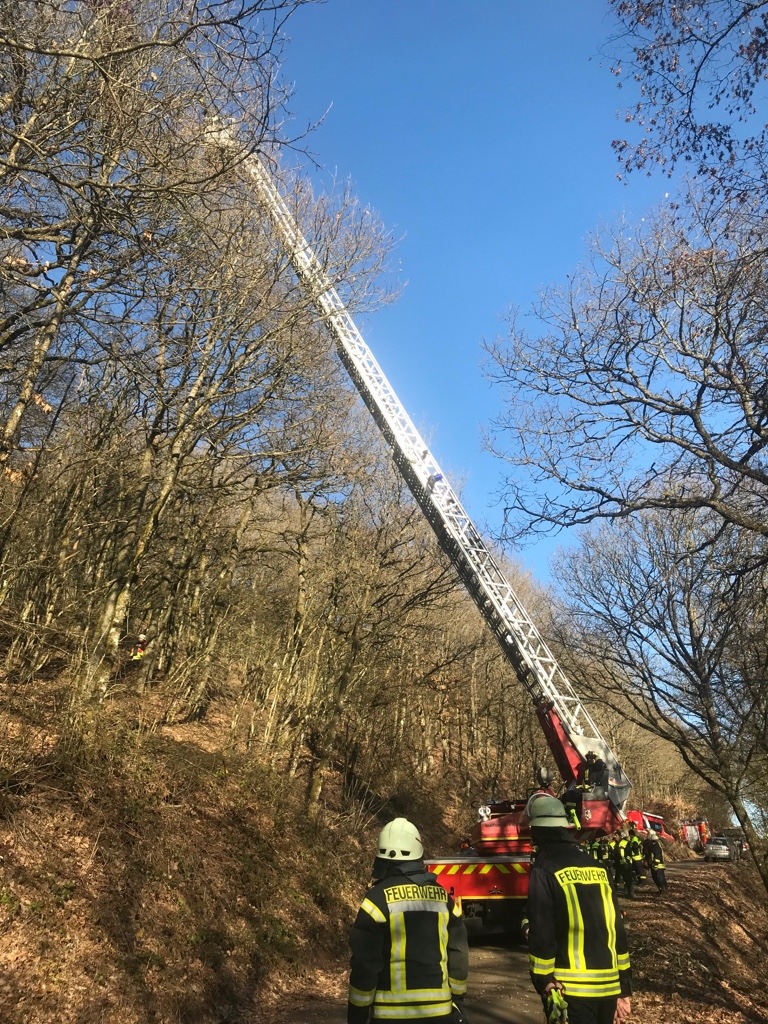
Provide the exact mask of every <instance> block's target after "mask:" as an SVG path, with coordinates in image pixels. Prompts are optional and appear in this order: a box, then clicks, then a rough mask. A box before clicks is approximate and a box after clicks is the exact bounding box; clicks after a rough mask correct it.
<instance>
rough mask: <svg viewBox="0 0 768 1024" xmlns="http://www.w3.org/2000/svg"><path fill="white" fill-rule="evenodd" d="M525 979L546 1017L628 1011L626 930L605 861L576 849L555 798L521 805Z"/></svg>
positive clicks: (595, 1019)
mask: <svg viewBox="0 0 768 1024" xmlns="http://www.w3.org/2000/svg"><path fill="white" fill-rule="evenodd" d="M529 808H530V809H529V812H528V815H529V820H530V824H531V836H532V838H533V841H534V843H535V844H536V846H537V847H538V852H537V854H536V859H535V860H534V862H533V865H532V867H531V875H530V883H529V886H528V902H527V913H528V919H529V931H528V950H529V955H530V965H531V980H532V981H533V985H534V987H535V989H536V991H537V992H538V993H539V995H540V996H541V999H542V1003H543V1005H544V1012H545V1015H546V1018H547V1020H548V1021H549V1022H555V1021H558V1020H561V1021H566V1020H567V1021H569V1022H570V1024H614V1021H616V1022H621V1021H623V1020H624V1019H625V1018H626V1017H628V1016H629V1014H630V1012H631V1002H630V995H631V991H632V978H631V971H630V965H629V952H628V948H627V937H626V933H625V931H624V922H623V920H622V916H621V912H620V910H619V907H618V903H617V900H616V896H615V894H614V893H613V891H612V889H611V885H610V882H609V880H608V874H607V872H606V870H605V868H603V867H601V866H600V865H599V864H595V862H594V861H593V860H592V858H591V857H590V856H589V854H587V853H585V852H584V851H583V850H581V849H580V848H579V846H578V844H577V842H576V840H575V838H574V836H573V834H572V832H571V831H570V823H569V819H568V816H567V814H566V811H565V808H564V806H563V804H562V803H561V802H560V801H559V800H558V799H556V798H555V797H541V798H539V799H537V800H536V802H535V803H532V804H530V805H529Z"/></svg>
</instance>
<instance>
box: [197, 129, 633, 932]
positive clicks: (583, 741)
mask: <svg viewBox="0 0 768 1024" xmlns="http://www.w3.org/2000/svg"><path fill="white" fill-rule="evenodd" d="M214 135H215V136H216V137H217V138H218V140H219V143H220V145H221V146H222V147H223V148H226V149H229V150H230V151H231V150H232V149H233V147H234V148H235V150H237V147H238V143H237V140H236V138H235V136H234V134H233V132H231V131H230V130H228V129H222V130H220V131H219V132H218V133H215V132H214V133H212V138H213V137H214ZM236 155H237V156H238V159H239V158H240V156H242V158H243V159H242V163H243V166H244V167H245V168H247V170H248V172H249V173H250V175H251V177H252V179H253V181H254V183H255V185H256V187H257V189H258V191H259V193H260V196H261V199H262V201H263V203H264V208H265V210H266V211H267V213H268V214H269V217H270V219H271V221H272V225H273V227H274V229H275V233H276V236H277V237H276V242H277V243H278V244H280V245H281V246H282V247H283V248H284V249H285V251H286V254H287V256H288V258H289V259H290V261H291V265H292V267H293V270H294V272H295V274H296V277H297V278H298V280H299V282H300V283H301V285H302V286H303V287H304V288H305V290H306V291H307V293H308V294H309V295H311V296H312V298H313V301H314V303H315V305H316V308H317V310H318V312H319V314H320V317H321V319H322V321H323V323H324V324H325V326H326V327H327V329H328V331H329V332H330V334H331V336H332V337H333V340H334V342H335V345H336V350H337V352H338V356H339V359H340V360H341V362H342V363H343V365H344V366H345V368H346V369H347V371H348V373H349V375H350V377H351V379H352V381H353V383H354V385H355V386H356V388H357V390H358V392H359V394H360V396H361V398H362V399H363V401H364V402H365V404H366V406H367V407H368V409H369V411H370V413H371V415H372V416H373V419H374V421H375V422H376V424H377V426H378V427H379V429H380V430H381V433H382V434H383V436H384V438H385V440H386V441H387V442H388V444H389V445H390V447H391V449H392V456H393V459H394V461H395V464H396V465H397V467H398V469H399V471H400V473H401V474H402V476H403V479H404V480H405V482H406V484H407V485H408V487H409V489H410V491H411V494H412V495H413V497H414V499H415V500H416V502H417V503H418V505H419V506H420V508H421V510H422V512H423V513H424V516H425V518H426V520H427V522H428V523H429V524H430V526H431V527H432V529H433V531H434V533H435V535H436V537H437V541H438V543H439V545H440V547H441V548H442V550H443V551H444V552H445V553H446V555H447V556H448V558H449V559H450V560H451V562H452V564H453V566H454V568H455V569H456V572H457V573H458V575H459V577H460V579H461V581H462V582H463V584H464V586H465V587H466V589H467V591H468V592H469V594H470V595H471V596H472V598H473V600H474V601H475V604H476V605H477V607H478V609H479V610H480V612H481V614H482V616H483V618H484V619H485V621H486V623H487V625H488V627H489V628H490V630H491V632H492V633H493V634H494V636H495V637H496V639H497V640H498V642H499V645H500V647H501V649H502V651H503V653H504V656H505V658H506V659H507V661H508V662H509V665H510V667H511V668H512V670H513V671H514V672H515V674H516V675H517V677H518V679H519V680H520V682H521V683H522V685H523V687H524V688H525V689H526V690H527V692H528V694H529V696H530V699H531V701H532V703H533V706H534V708H535V710H536V715H537V717H538V720H539V723H540V725H541V728H542V729H543V731H544V735H545V737H546V739H547V742H548V745H549V748H550V750H551V752H552V756H553V758H554V760H555V764H556V765H557V768H558V770H559V772H560V776H561V779H562V784H563V786H564V787H566V788H569V789H570V791H571V792H573V793H574V794H577V795H578V798H579V812H578V815H579V820H580V822H581V826H582V827H581V835H582V836H583V837H584V838H591V837H593V836H594V835H597V834H603V835H607V834H609V833H611V832H613V831H614V830H615V829H616V828H617V827H619V826H620V825H621V824H622V822H623V821H624V806H625V804H626V800H627V796H628V794H629V791H630V788H631V786H630V782H629V780H628V779H627V777H626V776H625V774H624V772H623V771H622V768H621V765H620V764H619V761H618V759H617V757H616V755H615V754H614V753H613V751H612V750H611V749H610V747H609V746H608V744H607V743H606V742H605V740H604V739H603V737H602V736H601V735H600V732H599V730H598V728H597V726H596V725H595V723H594V721H593V720H592V718H591V717H590V715H589V713H588V712H587V709H586V708H585V707H584V705H583V704H582V702H581V699H580V697H579V696H578V694H577V693H576V691H575V690H574V688H573V687H572V686H571V684H570V682H569V681H568V679H567V678H566V677H565V675H564V673H563V671H562V669H561V668H560V666H559V665H558V664H557V662H556V660H555V658H554V656H553V654H552V652H551V651H550V650H549V648H548V646H547V645H546V643H545V642H544V640H543V638H542V637H541V635H540V633H539V631H538V629H537V628H536V626H535V625H534V623H533V621H532V620H531V618H530V616H529V615H528V612H527V611H526V610H525V608H524V607H523V605H522V604H521V602H520V600H519V598H518V596H517V595H516V593H515V592H514V590H513V589H512V586H511V585H510V583H509V581H508V580H507V579H506V577H505V574H504V572H503V571H502V569H501V567H500V565H499V563H498V561H497V559H496V557H495V556H494V554H493V552H492V551H491V550H490V549H489V548H488V546H487V545H486V543H485V541H484V539H483V537H482V536H481V534H480V533H479V531H478V530H477V529H476V528H475V525H474V524H473V522H472V520H471V519H470V518H469V516H468V514H467V512H466V511H465V510H464V508H463V507H462V505H461V502H460V501H459V498H458V496H457V495H456V493H455V492H454V491H453V489H452V487H451V486H450V484H449V483H448V481H447V480H446V478H445V476H444V474H443V472H442V470H441V468H440V466H439V465H438V463H437V461H436V459H435V458H434V456H433V455H432V453H431V452H430V450H429V448H428V446H427V445H426V443H425V442H424V439H423V438H422V437H421V435H420V434H419V432H418V431H417V430H416V428H415V426H414V425H413V423H412V422H411V419H410V417H409V416H408V413H407V412H406V410H405V408H404V407H403V406H402V404H401V403H400V401H399V399H398V398H397V396H396V394H395V392H394V391H393V389H392V387H391V385H390V383H389V381H388V380H387V378H386V377H385V375H384V373H383V371H382V370H381V367H380V366H379V365H378V363H377V362H376V359H375V357H374V355H373V353H372V352H371V350H370V349H369V348H368V346H367V344H366V343H365V341H364V340H363V337H362V335H361V334H360V332H359V331H358V329H357V327H356V326H355V324H354V322H353V320H352V318H351V316H350V314H349V313H348V312H347V310H346V308H345V306H344V303H343V301H342V300H341V298H340V296H339V294H338V292H337V291H336V288H335V287H334V286H333V284H332V283H331V281H330V279H329V278H328V276H327V274H326V273H325V270H324V269H323V266H322V264H321V263H320V261H319V259H318V258H317V256H316V254H315V253H314V251H313V250H312V249H311V247H310V245H309V243H308V242H307V240H306V238H305V237H304V236H303V234H302V233H301V230H300V228H299V226H298V224H297V223H296V220H295V219H294V217H293V214H292V213H291V211H290V210H289V208H288V206H287V204H286V202H285V201H284V199H283V197H282V195H281V194H280V191H279V189H278V187H277V186H276V184H275V182H274V181H273V179H272V177H271V176H270V174H269V173H268V172H267V170H266V168H265V167H264V165H263V164H262V162H261V160H260V159H259V157H258V156H255V155H252V156H247V155H245V154H239V153H237V154H236ZM590 751H594V752H595V754H596V755H597V757H599V758H601V759H602V760H603V762H604V763H605V765H606V767H607V779H606V780H605V783H604V784H603V785H601V787H600V788H599V789H594V788H593V789H584V788H582V789H578V790H577V787H578V783H579V780H580V778H581V768H582V766H583V765H584V764H585V763H586V755H587V754H588V753H589V752H590ZM525 806H526V799H525V798H524V797H523V796H521V797H520V799H512V800H500V801H499V800H496V801H491V802H489V803H488V804H487V805H485V806H484V807H483V808H482V810H481V812H480V814H479V820H478V822H477V824H476V825H475V827H474V829H473V831H472V835H471V836H470V837H469V843H468V845H467V847H466V849H464V850H463V851H462V852H461V853H460V854H458V855H456V856H453V857H446V858H437V859H434V860H432V861H430V866H431V868H432V869H433V870H434V871H435V872H436V873H437V876H438V878H439V879H440V881H441V883H442V884H443V886H445V887H446V888H448V889H450V890H451V891H452V892H453V893H454V895H455V896H456V897H457V898H458V899H460V900H461V901H462V903H463V906H464V911H465V914H466V915H467V917H468V919H470V920H472V921H475V922H476V923H478V924H479V925H481V926H482V927H483V928H484V929H485V928H487V929H490V928H495V927H499V926H503V927H514V921H515V919H516V917H517V916H518V911H519V908H520V904H521V902H522V900H523V899H524V898H525V895H526V892H527V886H528V870H529V862H530V849H531V846H530V833H529V830H528V828H527V824H526V821H525V818H524V810H525Z"/></svg>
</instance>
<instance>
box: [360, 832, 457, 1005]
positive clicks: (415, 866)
mask: <svg viewBox="0 0 768 1024" xmlns="http://www.w3.org/2000/svg"><path fill="white" fill-rule="evenodd" d="M423 857H424V848H423V846H422V843H421V837H420V836H419V832H418V829H417V828H416V826H415V825H414V824H413V823H412V822H410V821H408V820H407V818H395V819H394V820H393V821H390V822H389V823H388V824H387V825H385V826H384V828H383V829H382V830H381V833H380V834H379V840H378V844H377V848H376V858H375V860H374V862H373V885H372V886H371V888H370V889H369V890H368V892H367V893H366V894H365V898H364V899H363V902H362V904H361V906H360V909H359V911H358V913H357V918H356V919H355V923H354V925H353V926H352V931H351V933H350V937H349V945H350V949H351V952H352V958H351V966H350V974H349V995H348V1003H347V1024H369V1022H375V1021H386V1022H387V1024H413V1022H414V1021H417V1022H424V1024H426V1022H430V1024H461V1022H466V1020H467V1018H466V1014H465V1012H464V1007H463V997H464V995H465V994H466V991H467V970H468V963H469V954H468V943H467V929H466V926H465V924H464V918H463V917H462V913H461V908H460V907H459V906H457V905H456V904H455V903H454V901H453V899H452V897H451V896H449V895H448V893H447V892H446V891H445V889H443V888H442V887H441V886H440V885H439V883H438V881H437V878H436V876H435V875H433V874H431V873H430V872H428V871H426V870H425V868H424V861H423Z"/></svg>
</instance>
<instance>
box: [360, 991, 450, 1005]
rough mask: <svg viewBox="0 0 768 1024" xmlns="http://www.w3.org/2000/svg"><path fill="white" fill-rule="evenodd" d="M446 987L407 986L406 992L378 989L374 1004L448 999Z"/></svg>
mask: <svg viewBox="0 0 768 1024" xmlns="http://www.w3.org/2000/svg"><path fill="white" fill-rule="evenodd" d="M449 998H450V996H449V993H448V989H447V988H409V989H408V991H407V992H394V991H393V990H392V989H378V991H377V992H376V1005H377V1006H378V1005H379V1003H398V1004H400V1005H403V1004H407V1003H435V1002H438V1003H439V1002H443V1001H444V1000H445V999H449Z"/></svg>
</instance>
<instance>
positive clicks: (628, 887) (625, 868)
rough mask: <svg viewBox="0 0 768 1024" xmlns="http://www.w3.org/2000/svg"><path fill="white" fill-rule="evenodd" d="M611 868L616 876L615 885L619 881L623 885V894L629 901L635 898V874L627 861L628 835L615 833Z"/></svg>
mask: <svg viewBox="0 0 768 1024" xmlns="http://www.w3.org/2000/svg"><path fill="white" fill-rule="evenodd" d="M613 868H614V873H615V875H616V884H617V885H618V883H619V881H621V882H622V883H623V885H624V894H625V896H627V897H628V898H629V899H634V897H635V873H634V871H633V870H632V861H631V860H630V859H629V833H628V832H617V833H616V838H615V840H614V844H613Z"/></svg>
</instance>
